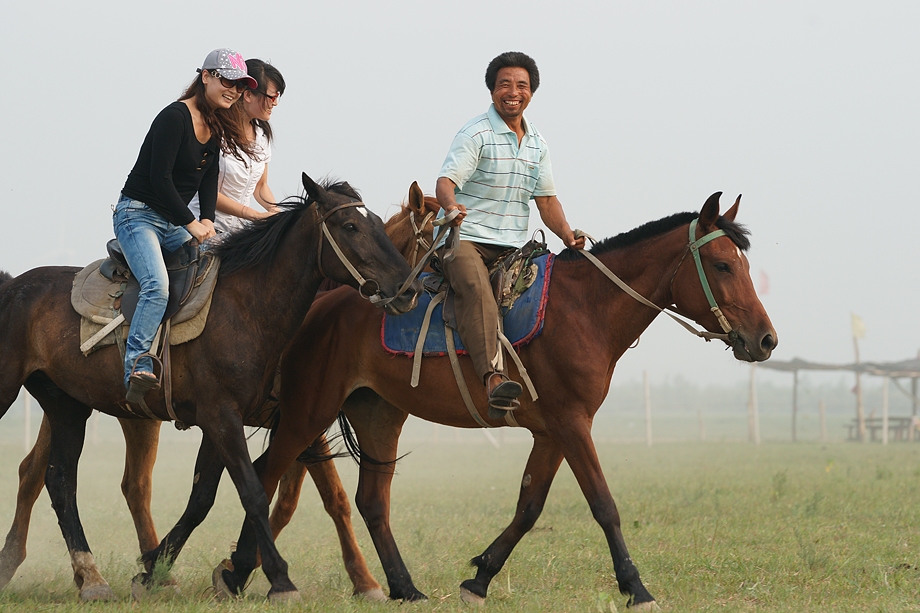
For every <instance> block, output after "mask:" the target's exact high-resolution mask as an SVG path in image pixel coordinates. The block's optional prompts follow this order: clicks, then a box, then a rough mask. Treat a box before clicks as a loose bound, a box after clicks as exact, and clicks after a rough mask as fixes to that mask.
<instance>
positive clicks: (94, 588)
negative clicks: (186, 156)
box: [0, 174, 418, 600]
mask: <svg viewBox="0 0 920 613" xmlns="http://www.w3.org/2000/svg"><path fill="white" fill-rule="evenodd" d="M302 181H303V186H304V189H305V191H306V197H305V198H296V199H292V200H290V201H287V202H286V203H283V206H282V212H280V213H278V214H276V215H274V216H272V217H269V218H267V219H265V220H262V221H259V222H256V223H254V224H252V225H251V226H250V227H249V228H248V229H246V230H243V231H241V232H240V233H238V234H235V235H234V236H233V238H232V240H226V241H222V242H220V243H219V244H218V245H217V246H216V247H214V252H215V254H216V255H217V256H219V257H220V258H221V269H220V272H219V275H220V277H219V282H218V284H217V286H216V288H215V290H214V294H213V297H212V301H211V310H210V313H209V318H210V319H211V322H212V323H211V325H210V326H207V327H206V328H205V330H204V331H203V333H202V334H201V336H200V337H199V338H197V339H194V340H192V341H190V342H188V343H185V344H182V345H177V346H176V347H175V348H174V350H173V355H172V362H173V390H172V399H173V407H172V408H173V410H174V411H175V414H176V416H177V417H178V419H179V420H181V421H182V422H184V423H185V424H188V425H197V426H199V427H200V428H201V430H202V433H203V437H202V444H201V445H202V446H201V450H200V455H199V461H198V463H199V464H200V463H201V462H202V456H205V457H209V458H218V459H219V461H220V462H221V463H222V465H223V466H226V467H227V469H228V471H229V473H230V476H231V479H232V480H233V483H234V485H235V486H236V488H237V491H238V493H239V495H240V500H241V503H242V505H243V507H244V509H245V511H246V523H247V525H251V526H252V527H253V528H254V529H255V531H256V532H257V533H258V534H259V536H258V541H259V548H260V551H261V552H262V557H263V560H264V566H265V570H266V576H267V577H268V578H269V581H270V583H271V586H272V587H271V590H270V591H269V597H271V598H274V599H279V600H284V599H289V598H294V597H298V596H299V594H298V592H297V588H296V587H295V586H294V584H293V583H292V582H291V580H290V578H289V576H288V573H287V563H286V562H285V561H284V559H283V558H282V557H281V555H280V554H279V553H278V551H277V549H276V548H275V546H274V539H273V536H272V533H271V529H270V527H269V518H268V500H267V498H266V496H265V493H264V489H263V488H262V486H261V484H260V483H259V481H258V477H257V475H256V472H255V470H254V468H253V466H252V463H251V461H250V460H249V452H248V449H247V446H246V439H245V433H244V431H243V423H244V422H245V421H246V419H247V417H248V416H251V415H252V414H254V413H258V412H259V411H260V409H261V407H262V406H263V405H264V403H265V401H266V399H267V398H268V397H269V394H270V392H271V389H272V385H273V382H274V379H275V372H276V368H277V364H278V361H279V359H280V355H281V351H282V350H283V348H284V346H285V345H286V344H287V342H288V340H289V339H290V337H291V336H292V335H293V333H294V332H295V331H296V329H297V328H298V327H299V325H300V323H301V321H302V320H303V317H304V315H305V314H306V312H307V310H308V309H309V307H310V305H311V303H312V302H313V299H314V297H315V295H316V292H317V289H318V287H319V285H320V283H321V281H322V280H323V278H325V277H328V278H331V279H334V280H335V281H337V282H341V283H344V284H347V285H351V286H353V287H358V288H359V289H360V290H361V293H358V294H357V295H359V296H363V297H365V298H368V299H369V300H373V301H375V302H376V303H377V304H378V305H380V306H384V308H385V309H386V310H387V311H388V312H391V313H401V312H404V311H406V310H409V309H411V308H412V306H414V304H415V301H416V295H417V292H418V284H417V283H414V284H413V285H412V287H410V290H411V291H409V292H407V293H405V294H403V295H397V292H398V288H399V287H400V285H401V284H402V283H403V281H404V280H405V279H406V277H407V275H408V273H409V266H408V264H407V263H406V261H405V259H404V258H403V257H402V256H401V255H400V254H399V253H398V252H397V251H396V249H395V247H393V244H392V242H391V241H390V240H389V238H387V236H386V234H385V232H384V230H383V223H382V222H381V221H380V218H379V217H377V216H376V215H374V214H373V213H370V212H368V211H367V210H366V208H365V207H364V205H363V203H361V201H360V197H359V195H358V194H357V192H355V191H354V189H352V188H351V187H350V186H349V185H348V184H347V183H344V182H341V183H330V182H326V183H324V184H322V185H320V184H317V183H315V182H314V181H313V180H312V179H310V178H309V177H308V176H307V175H306V174H304V175H303V176H302ZM324 235H325V236H324ZM324 243H326V244H328V246H327V248H326V249H323V247H322V246H323V244H324ZM336 244H337V245H338V247H339V251H340V252H341V255H336V253H335V252H334V251H333V248H332V247H333V246H334V245H336ZM346 262H348V263H350V264H349V265H350V266H351V267H352V270H351V271H349V269H348V267H347V265H346ZM79 270H80V269H79V268H72V267H43V268H37V269H33V270H30V271H28V272H26V273H23V274H22V275H19V276H18V277H16V278H14V279H12V280H10V281H6V282H4V283H3V284H2V286H0V356H2V357H0V417H2V416H3V415H5V414H6V412H7V411H8V410H9V407H10V405H11V404H12V403H13V401H15V399H16V397H17V396H18V393H19V389H20V388H21V387H23V386H25V388H26V389H27V390H28V391H29V393H30V394H31V395H32V396H34V397H35V398H36V399H37V400H38V402H39V403H40V405H41V407H42V409H43V411H44V415H45V418H47V426H48V433H49V438H48V450H47V471H46V472H45V486H46V487H47V489H48V493H49V495H50V497H51V500H52V506H53V507H54V510H55V513H56V515H57V517H58V523H59V525H60V526H61V531H62V533H63V536H64V540H65V542H66V544H67V548H68V551H69V553H70V557H71V563H72V565H73V569H74V580H75V582H76V584H77V586H78V587H79V588H80V596H81V598H82V599H84V600H99V599H112V598H113V597H114V594H113V593H112V591H111V589H110V588H109V586H108V584H107V583H106V581H105V579H103V577H102V575H101V574H100V573H99V571H98V569H97V568H96V565H95V560H94V559H93V556H92V553H91V551H90V548H89V545H88V543H87V542H86V537H85V535H84V533H83V528H82V524H81V523H80V518H79V513H78V510H77V504H76V487H77V479H76V476H77V464H78V461H79V456H80V453H81V451H82V446H83V442H84V435H85V426H86V419H87V418H88V417H89V415H90V413H91V411H92V408H96V409H97V410H100V411H102V412H104V413H107V414H110V415H113V416H115V417H119V418H127V419H133V418H137V417H138V415H137V414H135V413H134V412H133V411H132V410H131V409H130V408H129V407H128V405H127V404H126V402H125V389H124V385H123V382H122V372H121V371H122V368H121V366H120V363H121V358H120V355H119V352H118V350H117V348H115V347H114V346H112V347H107V348H104V349H101V350H98V351H96V352H94V353H92V354H90V355H89V356H83V355H82V353H81V352H80V351H79V348H78V345H79V327H80V320H79V315H78V314H77V313H76V312H75V311H74V310H73V309H72V307H71V306H70V291H71V285H72V281H73V277H74V275H75V274H76V273H77V272H78V271H79ZM364 277H367V278H368V280H369V281H372V282H373V285H372V286H371V288H372V289H373V290H374V294H373V295H365V292H366V291H367V289H368V288H365V287H364V285H367V284H368V283H366V282H363V281H365V280H364ZM387 297H389V298H387ZM254 304H258V307H254V306H253V305H254ZM148 397H149V396H148ZM149 407H150V409H151V411H152V412H153V413H154V414H155V415H156V416H157V418H158V419H160V420H166V419H169V417H168V411H167V407H166V406H165V403H164V401H163V398H156V399H153V398H151V401H150V402H149ZM147 442H148V443H150V442H151V441H150V440H149V439H148V441H147ZM153 442H154V443H155V440H154V441H153ZM41 455H42V454H41V453H40V454H38V456H41ZM21 472H22V471H21ZM33 502H34V501H33ZM148 504H149V499H148ZM17 518H18V516H17ZM150 528H151V529H152V523H151V525H150ZM148 536H149V535H148ZM142 546H143V542H142Z"/></svg>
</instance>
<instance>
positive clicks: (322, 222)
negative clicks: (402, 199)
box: [316, 201, 460, 307]
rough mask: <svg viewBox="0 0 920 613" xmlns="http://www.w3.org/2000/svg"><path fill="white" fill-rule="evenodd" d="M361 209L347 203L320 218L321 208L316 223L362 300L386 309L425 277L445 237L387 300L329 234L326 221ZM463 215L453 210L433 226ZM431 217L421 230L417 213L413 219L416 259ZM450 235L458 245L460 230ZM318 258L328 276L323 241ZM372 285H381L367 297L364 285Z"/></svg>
mask: <svg viewBox="0 0 920 613" xmlns="http://www.w3.org/2000/svg"><path fill="white" fill-rule="evenodd" d="M359 206H365V204H364V203H363V202H360V201H356V202H346V203H345V204H340V205H339V206H337V207H334V208H333V209H331V210H329V211H327V212H326V213H325V214H323V215H322V216H319V208H318V207H317V209H316V211H317V216H318V217H319V218H318V220H317V222H316V223H317V224H318V225H319V226H320V227H321V228H322V230H323V236H325V237H326V240H328V241H329V245H330V246H331V247H332V250H333V251H334V252H335V254H336V255H337V256H338V258H339V261H340V262H342V265H343V266H345V268H346V269H348V272H349V273H351V276H352V278H354V280H355V281H357V282H358V288H359V289H358V293H359V294H361V297H362V298H366V299H367V300H368V301H369V302H370V303H371V304H373V305H375V306H380V307H383V306H386V305H388V304H390V303H391V302H393V301H394V300H396V299H397V298H399V297H400V296H402V295H403V294H404V293H406V290H408V289H409V287H411V286H412V284H413V283H414V282H415V280H416V279H417V278H418V276H419V274H421V272H422V269H423V268H425V266H426V265H427V264H428V262H429V260H431V256H432V255H434V252H435V250H436V249H437V248H438V247H439V246H440V244H441V238H442V237H441V236H439V237H438V238H437V240H435V241H433V242H432V244H431V247H429V249H428V250H427V251H426V252H425V255H423V256H422V259H421V260H419V261H418V263H417V264H416V265H415V268H413V269H412V272H410V273H409V276H407V277H406V280H405V281H403V284H402V285H401V286H400V287H399V289H398V290H397V291H396V293H395V294H394V295H392V296H390V297H389V298H383V296H382V295H381V293H380V284H379V283H377V281H376V280H374V279H370V280H368V279H365V278H364V277H363V276H362V275H361V273H360V272H358V269H357V268H355V267H354V265H353V264H352V263H351V262H349V261H348V258H347V257H345V253H344V252H343V251H342V249H341V248H340V247H339V246H338V244H337V243H336V242H335V239H334V238H333V237H332V233H331V232H330V231H329V228H328V227H327V226H326V220H327V219H328V218H329V216H330V215H332V214H333V213H336V212H337V211H340V210H341V209H344V208H350V207H359ZM459 213H460V211H459V210H453V211H451V212H450V213H448V214H447V215H445V216H444V217H443V218H442V219H438V220H436V221H434V222H432V225H434V226H443V225H445V224H448V223H450V222H451V221H453V220H454V219H455V218H456V217H457V215H459ZM431 215H432V213H429V214H428V216H426V217H425V219H424V220H423V222H422V226H421V228H418V227H417V226H416V225H415V218H414V214H413V218H412V227H413V228H414V230H415V236H416V241H417V242H416V251H415V252H414V254H413V257H414V255H415V254H417V253H418V244H419V243H421V242H422V241H423V240H424V239H423V238H422V236H421V234H422V230H424V228H425V224H426V223H427V222H428V220H429V219H430V217H431ZM446 236H447V241H446V242H449V243H452V244H456V242H457V236H458V235H457V232H456V228H451V229H450V232H448V233H447V234H446ZM426 242H427V241H426ZM316 259H317V266H318V267H319V271H320V273H321V274H322V275H323V276H324V277H325V276H326V273H325V271H324V270H323V241H322V239H320V240H319V241H318V243H317V247H316ZM369 282H373V284H374V285H375V286H377V291H376V292H374V293H373V294H370V295H368V294H365V293H364V292H363V291H362V290H363V289H364V286H365V285H367V284H368V283H369Z"/></svg>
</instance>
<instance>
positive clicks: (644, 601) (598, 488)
mask: <svg viewBox="0 0 920 613" xmlns="http://www.w3.org/2000/svg"><path fill="white" fill-rule="evenodd" d="M553 436H554V437H555V438H556V439H557V441H558V442H559V444H560V446H561V447H562V449H563V453H564V454H565V459H566V462H568V464H569V467H570V468H571V469H572V473H573V474H574V475H575V479H576V480H577V481H578V485H579V487H581V491H582V492H583V493H584V495H585V498H586V499H587V500H588V506H589V507H590V508H591V514H592V515H593V516H594V519H595V521H597V523H598V524H600V526H601V528H602V529H603V530H604V534H605V535H606V537H607V544H608V546H609V547H610V554H611V556H612V558H613V571H614V574H615V575H616V578H617V584H618V585H619V588H620V593H621V594H624V595H626V596H628V597H629V601H628V602H627V606H629V607H631V608H638V609H639V610H649V611H650V610H656V609H657V606H658V605H657V604H655V599H654V598H653V597H652V595H651V594H649V592H648V590H647V589H645V586H644V585H643V584H642V580H641V579H640V578H639V571H638V570H637V569H636V566H635V564H633V561H632V558H630V557H629V551H627V549H626V541H625V540H624V539H623V532H622V531H621V529H620V513H619V511H617V506H616V503H615V502H614V501H613V496H612V495H611V494H610V489H609V488H608V487H607V480H606V479H605V478H604V473H603V471H602V470H601V465H600V461H599V460H598V459H597V451H596V450H595V448H594V441H593V440H592V439H591V432H590V427H585V428H578V427H575V428H572V427H569V428H567V429H566V428H558V429H556V430H554V433H553Z"/></svg>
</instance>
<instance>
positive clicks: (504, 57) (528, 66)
mask: <svg viewBox="0 0 920 613" xmlns="http://www.w3.org/2000/svg"><path fill="white" fill-rule="evenodd" d="M502 68H523V69H524V70H526V71H527V72H528V74H530V91H532V92H535V91H537V88H538V87H540V69H539V68H537V63H536V62H535V61H533V58H532V57H530V56H529V55H527V54H526V53H521V52H520V51H506V52H505V53H502V54H501V55H499V56H498V57H496V58H495V59H494V60H492V61H491V62H489V67H488V68H486V87H488V88H489V91H490V92H493V91H495V79H496V78H497V77H498V71H499V70H501V69H502Z"/></svg>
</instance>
